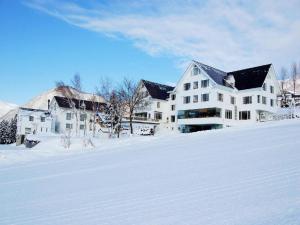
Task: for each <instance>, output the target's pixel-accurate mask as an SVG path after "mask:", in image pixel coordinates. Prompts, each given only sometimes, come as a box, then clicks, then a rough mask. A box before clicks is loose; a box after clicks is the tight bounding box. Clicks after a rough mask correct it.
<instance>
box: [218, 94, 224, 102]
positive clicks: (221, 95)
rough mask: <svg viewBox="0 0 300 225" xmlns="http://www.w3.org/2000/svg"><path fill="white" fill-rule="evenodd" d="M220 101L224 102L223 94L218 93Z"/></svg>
mask: <svg viewBox="0 0 300 225" xmlns="http://www.w3.org/2000/svg"><path fill="white" fill-rule="evenodd" d="M218 101H220V102H223V94H221V93H218Z"/></svg>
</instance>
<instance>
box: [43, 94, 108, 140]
mask: <svg viewBox="0 0 300 225" xmlns="http://www.w3.org/2000/svg"><path fill="white" fill-rule="evenodd" d="M71 104H72V105H71ZM105 107H106V104H105V103H102V102H94V101H87V100H78V99H72V100H71V101H70V100H68V99H67V98H65V97H60V96H54V98H53V99H52V100H51V102H50V106H49V111H50V113H51V116H52V118H53V120H52V126H51V127H52V132H53V133H60V134H64V133H71V134H76V133H77V135H84V134H86V133H91V132H94V131H95V130H94V129H96V128H95V127H94V124H97V131H99V130H101V121H100V120H102V117H101V116H100V111H102V110H103V109H104V108H105ZM94 121H95V123H94ZM102 122H103V121H102Z"/></svg>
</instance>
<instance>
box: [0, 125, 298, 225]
mask: <svg viewBox="0 0 300 225" xmlns="http://www.w3.org/2000/svg"><path fill="white" fill-rule="evenodd" d="M299 134H300V120H293V121H281V122H269V123H265V124H259V125H257V126H254V127H244V128H230V129H224V130H215V131H209V132H202V133H193V134H175V135H164V136H157V137H141V138H137V137H135V138H124V139H121V140H114V141H113V142H111V143H109V144H108V142H105V141H104V142H103V146H102V147H97V148H96V149H85V150H80V149H74V150H72V151H65V150H62V149H61V150H59V149H55V151H53V152H52V153H51V148H52V147H51V146H53V141H55V139H54V138H53V140H50V141H49V143H48V144H46V143H44V144H41V146H40V148H42V147H43V148H44V149H42V150H40V151H35V150H30V151H28V150H19V152H21V153H20V154H21V156H22V157H21V158H23V160H22V159H21V158H18V157H16V156H12V155H10V154H12V153H10V152H11V151H12V152H16V151H17V150H11V151H8V150H2V151H0V154H1V155H2V159H1V157H0V205H1V207H0V208H1V209H0V224H22V225H24V224H31V225H32V224H101V225H104V224H108V225H114V224H116V225H121V224H122V225H123V224H125V225H133V224H136V225H176V224H180V225H193V224H195V225H199V224H205V225H218V224H220V225H224V224H228V225H231V224H239V225H253V224H257V225H258V224H259V225H267V224H268V225H287V224H288V225H296V224H300V163H299V162H300V138H299V137H300V136H299ZM56 141H57V140H56ZM51 142H52V143H51ZM47 145H48V147H47ZM2 148H3V146H2ZM5 148H13V149H15V147H12V146H10V147H5ZM14 154H17V153H14ZM47 154H48V155H47ZM48 156H51V157H48ZM25 158H26V160H24V159H25ZM1 160H2V164H1ZM8 163H10V164H8Z"/></svg>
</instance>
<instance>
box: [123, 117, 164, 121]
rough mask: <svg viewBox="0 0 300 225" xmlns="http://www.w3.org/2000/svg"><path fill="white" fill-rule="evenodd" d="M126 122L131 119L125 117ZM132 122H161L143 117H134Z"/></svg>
mask: <svg viewBox="0 0 300 225" xmlns="http://www.w3.org/2000/svg"><path fill="white" fill-rule="evenodd" d="M124 119H125V120H129V117H124ZM132 120H138V121H145V122H159V120H157V119H149V118H147V117H142V116H134V117H132Z"/></svg>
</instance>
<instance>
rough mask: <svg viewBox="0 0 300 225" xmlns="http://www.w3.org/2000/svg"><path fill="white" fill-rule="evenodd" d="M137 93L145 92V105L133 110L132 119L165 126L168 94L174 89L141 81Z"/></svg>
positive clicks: (168, 107) (167, 121)
mask: <svg viewBox="0 0 300 225" xmlns="http://www.w3.org/2000/svg"><path fill="white" fill-rule="evenodd" d="M138 89H139V91H141V92H145V93H146V94H145V96H146V99H145V102H146V103H145V105H143V106H142V107H141V108H140V109H137V110H135V114H134V119H135V120H140V121H145V122H148V123H153V124H156V125H158V124H160V125H166V124H168V123H169V121H170V118H169V111H170V106H169V102H168V99H169V92H170V91H172V90H173V89H174V87H171V86H168V85H164V84H159V83H155V82H151V81H147V80H141V81H140V83H139V86H138Z"/></svg>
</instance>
